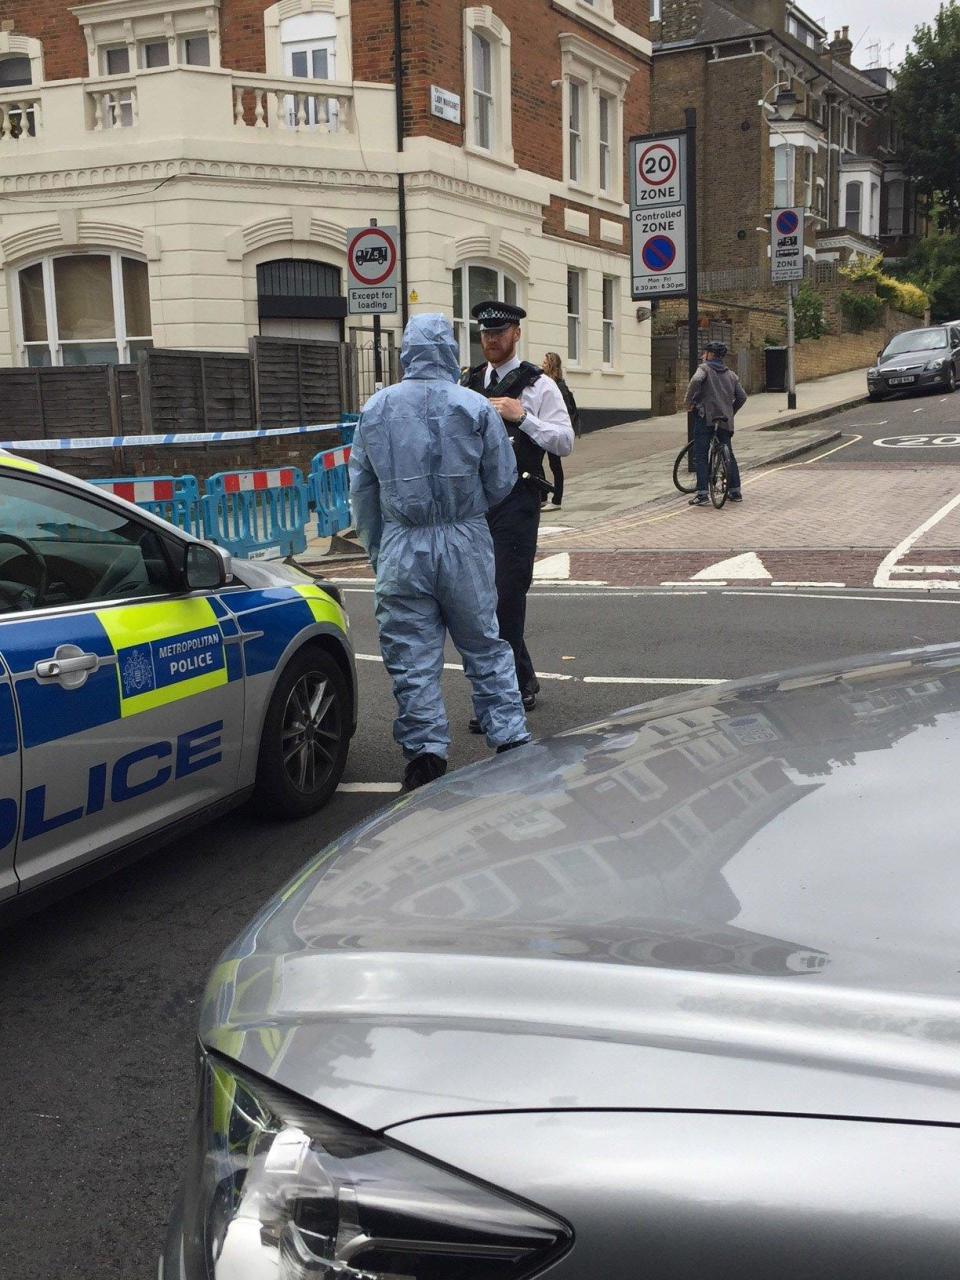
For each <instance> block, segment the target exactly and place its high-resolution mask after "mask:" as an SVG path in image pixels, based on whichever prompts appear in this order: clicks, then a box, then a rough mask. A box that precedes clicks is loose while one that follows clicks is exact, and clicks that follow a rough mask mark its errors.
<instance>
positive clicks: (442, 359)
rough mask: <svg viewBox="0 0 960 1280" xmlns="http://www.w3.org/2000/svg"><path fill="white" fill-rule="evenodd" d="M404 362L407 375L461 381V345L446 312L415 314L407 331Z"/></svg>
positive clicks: (405, 374) (404, 339) (402, 358)
mask: <svg viewBox="0 0 960 1280" xmlns="http://www.w3.org/2000/svg"><path fill="white" fill-rule="evenodd" d="M400 364H401V365H402V367H403V373H404V377H406V378H423V379H426V380H430V381H433V382H459V380H460V348H459V346H458V345H457V342H456V340H455V339H454V336H453V326H452V325H451V323H450V321H449V320H448V319H447V317H446V316H444V315H440V314H436V313H432V314H428V315H422V316H412V317H411V318H410V320H409V321H408V322H407V327H406V329H404V331H403V345H402V347H401V348H400Z"/></svg>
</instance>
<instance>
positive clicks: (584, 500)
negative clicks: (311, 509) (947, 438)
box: [298, 369, 866, 573]
mask: <svg viewBox="0 0 960 1280" xmlns="http://www.w3.org/2000/svg"><path fill="white" fill-rule="evenodd" d="M865 399H866V371H865V370H863V369H857V370H854V371H853V372H851V373H841V374H837V375H835V376H834V377H830V378H820V379H817V380H816V381H815V382H804V383H800V384H799V385H798V387H797V406H798V407H797V408H796V409H795V410H793V411H788V410H787V409H786V408H785V405H786V395H785V394H783V393H782V392H764V393H761V394H759V395H755V396H751V397H750V399H749V400H748V401H747V403H746V404H745V405H744V407H743V408H742V409H741V410H740V412H739V413H738V414H737V429H736V436H735V446H736V453H737V461H738V462H739V463H740V469H741V470H742V471H751V470H755V469H756V468H757V467H764V466H769V465H770V464H772V463H777V462H784V461H786V460H788V459H790V458H795V457H797V456H799V455H801V454H804V453H809V452H810V451H811V450H813V449H817V448H819V447H820V446H821V445H824V444H827V443H829V442H830V441H832V440H835V439H837V438H838V436H839V432H838V431H836V430H835V429H831V428H830V426H829V424H827V423H822V424H820V425H816V420H817V419H818V418H825V417H827V416H828V415H829V414H830V413H832V412H835V411H836V410H838V409H841V408H846V407H849V406H850V405H854V404H857V403H859V402H860V401H862V400H865ZM686 424H687V419H686V414H683V413H675V414H672V415H670V416H665V417H658V418H644V419H641V420H640V421H637V422H628V423H624V424H623V425H622V426H618V427H606V428H604V429H603V430H600V431H592V432H588V433H587V434H586V435H584V436H581V438H580V439H579V440H578V441H577V443H576V448H575V449H574V451H573V454H572V455H571V457H570V458H569V459H564V475H565V484H566V489H565V493H564V501H563V508H562V510H560V511H545V512H544V517H543V522H542V524H543V531H542V534H541V547H542V548H543V549H548V548H550V547H551V546H559V545H561V544H566V545H572V543H571V534H573V533H575V532H578V531H580V530H586V529H587V528H588V527H589V526H596V528H595V529H592V530H591V534H592V536H591V538H590V539H589V543H585V544H583V545H591V546H598V545H601V544H602V542H603V537H602V532H601V528H600V526H601V525H606V523H607V522H609V521H611V520H616V519H617V518H618V517H625V516H627V515H628V513H630V512H637V510H638V508H640V507H643V506H645V505H646V504H647V503H650V502H655V501H657V500H658V499H662V498H667V497H677V496H678V495H677V491H676V489H675V488H674V487H673V478H672V477H673V461H674V458H675V457H676V456H677V453H678V451H679V450H680V448H681V447H682V446H683V443H684V441H685V440H686V433H687V425H686ZM315 527H316V526H315V523H314V522H313V521H311V524H310V527H309V528H308V538H309V542H308V545H307V551H306V554H305V555H303V556H300V557H298V559H299V560H300V561H301V562H302V563H304V564H309V565H310V567H311V568H313V569H314V570H315V571H316V570H317V569H324V568H329V569H331V571H332V569H333V567H334V566H336V571H337V572H338V573H339V572H341V568H342V567H343V566H345V565H346V564H347V563H349V562H348V561H344V560H342V559H340V558H339V557H337V558H335V557H333V556H329V555H328V554H327V553H328V550H329V548H330V540H329V539H328V538H317V537H310V534H311V532H312V530H313V529H315ZM554 527H559V528H562V530H563V534H562V535H560V534H559V533H558V534H551V533H550V532H549V531H550V530H551V529H552V528H554ZM611 532H612V531H611ZM619 532H620V534H621V535H622V533H623V529H622V528H620V530H619Z"/></svg>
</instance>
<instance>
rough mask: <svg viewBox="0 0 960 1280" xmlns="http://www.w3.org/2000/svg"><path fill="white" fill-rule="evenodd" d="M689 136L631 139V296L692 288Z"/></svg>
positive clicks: (675, 292) (654, 295)
mask: <svg viewBox="0 0 960 1280" xmlns="http://www.w3.org/2000/svg"><path fill="white" fill-rule="evenodd" d="M686 159H687V139H686V137H685V135H684V134H682V133H671V134H652V135H649V136H647V137H642V138H631V139H630V257H631V263H632V272H631V277H632V278H631V290H630V294H631V297H632V298H633V300H634V301H635V302H638V301H640V300H641V299H643V298H665V297H673V296H675V295H678V294H683V293H686V292H687V181H686V167H685V166H686Z"/></svg>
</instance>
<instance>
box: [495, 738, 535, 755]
mask: <svg viewBox="0 0 960 1280" xmlns="http://www.w3.org/2000/svg"><path fill="white" fill-rule="evenodd" d="M529 741H530V739H529V738H518V739H517V741H516V742H505V743H504V744H503V745H502V746H500V747H497V755H498V756H502V755H503V753H504V752H505V751H512V750H513V749H514V747H525V746H526V745H527V743H528V742H529Z"/></svg>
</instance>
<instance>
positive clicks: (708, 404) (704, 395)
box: [685, 342, 747, 507]
mask: <svg viewBox="0 0 960 1280" xmlns="http://www.w3.org/2000/svg"><path fill="white" fill-rule="evenodd" d="M726 354H727V348H726V347H725V346H724V344H723V343H722V342H708V343H707V344H706V346H705V347H704V349H703V363H702V364H701V365H700V367H699V369H697V372H696V373H695V374H694V375H693V377H692V378H691V379H690V383H689V385H688V387H687V394H686V397H685V400H686V406H687V412H688V413H691V412H693V413H696V415H697V418H696V421H695V422H694V426H693V465H694V466H695V467H696V470H697V492H696V493H695V495H694V496H693V497H692V498H691V499H690V506H691V507H703V506H706V505H707V504H708V503H709V501H710V493H709V490H710V478H709V474H708V465H709V463H708V459H709V454H710V438H711V436H712V435H713V432H714V426H713V424H714V423H715V422H716V421H717V420H718V419H720V418H723V419H725V420H726V423H727V425H726V426H725V427H717V428H716V432H717V436H718V438H719V439H720V441H721V442H722V443H725V444H727V445H728V446H729V448H730V463H731V467H730V477H729V482H730V491H729V495H728V496H729V498H730V501H731V502H742V501H743V494H742V493H741V492H740V468H739V467H738V466H737V460H736V458H735V457H734V456H733V418H734V414H735V413H736V412H737V410H738V409H739V408H741V406H742V405H744V404H745V403H746V400H747V393H746V392H745V391H744V389H743V387H742V386H741V384H740V379H739V378H738V377H737V375H736V374H735V373H734V372H733V370H732V369H728V368H727V366H726V365H725V364H724V363H723V357H724V356H725V355H726Z"/></svg>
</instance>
